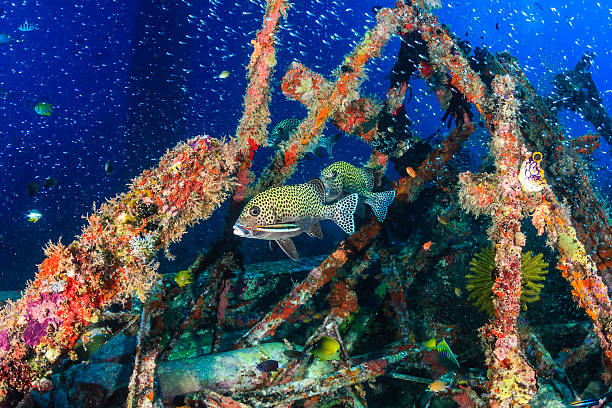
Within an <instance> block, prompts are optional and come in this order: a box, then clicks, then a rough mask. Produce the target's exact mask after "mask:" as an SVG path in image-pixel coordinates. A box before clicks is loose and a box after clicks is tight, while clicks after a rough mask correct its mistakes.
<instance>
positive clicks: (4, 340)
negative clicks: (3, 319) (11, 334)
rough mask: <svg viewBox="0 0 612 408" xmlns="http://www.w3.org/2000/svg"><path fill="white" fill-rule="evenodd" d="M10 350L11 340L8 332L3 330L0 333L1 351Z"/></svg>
mask: <svg viewBox="0 0 612 408" xmlns="http://www.w3.org/2000/svg"><path fill="white" fill-rule="evenodd" d="M9 348H10V344H9V339H8V330H3V331H1V332H0V350H3V351H5V350H8V349H9Z"/></svg>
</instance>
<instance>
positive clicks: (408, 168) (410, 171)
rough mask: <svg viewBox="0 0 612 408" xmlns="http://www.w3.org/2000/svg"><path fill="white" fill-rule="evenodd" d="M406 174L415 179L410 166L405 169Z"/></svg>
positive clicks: (414, 172)
mask: <svg viewBox="0 0 612 408" xmlns="http://www.w3.org/2000/svg"><path fill="white" fill-rule="evenodd" d="M406 173H408V175H409V176H410V177H412V178H415V177H416V171H414V169H413V168H412V167H410V166H408V167H406Z"/></svg>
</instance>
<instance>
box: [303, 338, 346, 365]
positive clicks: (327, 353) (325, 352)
mask: <svg viewBox="0 0 612 408" xmlns="http://www.w3.org/2000/svg"><path fill="white" fill-rule="evenodd" d="M310 353H311V354H312V355H314V356H316V357H318V358H319V359H320V360H321V361H327V360H340V343H338V341H337V340H335V339H332V338H331V337H329V336H323V337H321V339H320V340H319V342H318V343H317V345H316V346H315V347H314V348H313V349H312V350H311V351H310Z"/></svg>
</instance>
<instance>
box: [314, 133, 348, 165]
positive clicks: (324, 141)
mask: <svg viewBox="0 0 612 408" xmlns="http://www.w3.org/2000/svg"><path fill="white" fill-rule="evenodd" d="M341 136H342V135H341V134H340V133H336V134H334V135H333V136H324V137H322V138H321V139H319V140H320V141H319V145H320V146H321V147H323V148H324V149H325V150H326V151H327V155H328V156H329V158H330V159H333V158H334V151H333V150H334V146H335V145H336V143H337V142H338V140H340V137H341Z"/></svg>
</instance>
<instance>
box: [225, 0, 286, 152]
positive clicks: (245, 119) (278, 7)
mask: <svg viewBox="0 0 612 408" xmlns="http://www.w3.org/2000/svg"><path fill="white" fill-rule="evenodd" d="M287 8H288V3H287V1H286V0H270V1H268V2H267V6H266V13H265V16H264V19H263V23H262V28H261V29H260V30H259V31H258V32H257V35H256V37H255V40H253V42H252V43H253V53H252V54H251V59H250V62H249V65H248V67H247V69H248V75H247V77H248V78H249V85H248V88H247V92H246V93H245V95H244V107H245V109H244V112H243V115H242V118H241V119H240V123H239V125H238V129H237V130H236V137H237V139H238V142H239V145H240V148H241V150H243V151H248V149H249V144H248V141H249V140H250V139H251V140H253V141H254V142H255V143H256V144H257V145H263V144H265V142H266V141H267V136H268V134H267V129H266V127H267V125H268V124H269V123H270V110H269V103H270V79H271V77H272V72H273V68H274V67H275V66H276V57H275V49H274V45H275V41H276V33H277V31H278V28H279V26H280V19H281V17H286V13H287Z"/></svg>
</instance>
